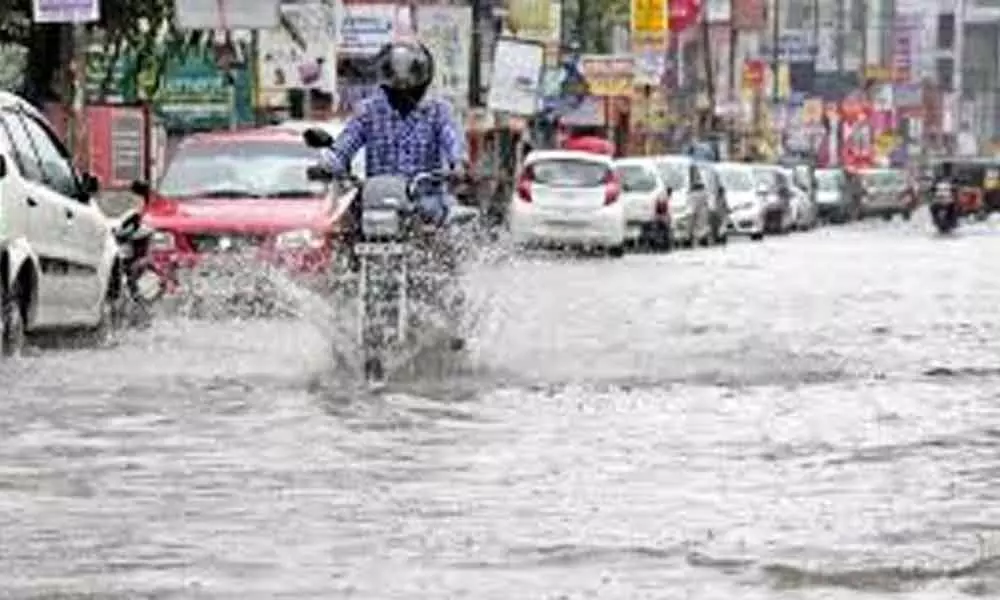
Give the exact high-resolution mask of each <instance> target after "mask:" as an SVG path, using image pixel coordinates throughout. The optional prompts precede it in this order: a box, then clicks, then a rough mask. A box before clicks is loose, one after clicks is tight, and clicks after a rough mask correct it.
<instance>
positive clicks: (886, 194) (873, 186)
mask: <svg viewBox="0 0 1000 600" xmlns="http://www.w3.org/2000/svg"><path fill="white" fill-rule="evenodd" d="M857 178H858V183H859V184H860V192H861V216H862V217H872V216H875V217H882V218H883V219H885V220H887V221H888V220H889V219H892V217H893V215H901V216H902V217H903V219H905V220H909V218H910V214H911V213H912V212H913V209H914V208H915V206H916V200H917V199H916V192H915V191H914V190H913V189H912V188H911V186H910V185H909V183H908V182H907V179H906V173H905V172H903V171H900V170H898V169H864V170H861V171H858V173H857Z"/></svg>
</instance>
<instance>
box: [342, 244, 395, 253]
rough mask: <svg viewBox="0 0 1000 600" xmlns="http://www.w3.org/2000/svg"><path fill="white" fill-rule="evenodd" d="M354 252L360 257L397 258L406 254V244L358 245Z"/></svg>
mask: <svg viewBox="0 0 1000 600" xmlns="http://www.w3.org/2000/svg"><path fill="white" fill-rule="evenodd" d="M354 251H355V252H356V253H357V254H358V255H360V256H395V255H399V254H406V246H405V245H404V244H358V245H357V246H355V247H354Z"/></svg>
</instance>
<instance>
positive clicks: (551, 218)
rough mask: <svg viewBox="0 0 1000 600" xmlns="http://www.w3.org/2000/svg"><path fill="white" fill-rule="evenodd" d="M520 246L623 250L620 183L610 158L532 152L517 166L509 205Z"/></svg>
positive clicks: (513, 232) (624, 229)
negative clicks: (517, 171) (515, 179)
mask: <svg viewBox="0 0 1000 600" xmlns="http://www.w3.org/2000/svg"><path fill="white" fill-rule="evenodd" d="M509 223H510V231H511V236H512V238H513V241H514V243H515V244H516V245H518V246H537V245H541V246H564V247H565V246H572V247H583V248H601V249H606V250H608V252H609V253H610V254H612V255H613V256H621V255H622V254H623V253H624V251H625V243H626V241H627V233H626V232H627V227H626V225H625V205H624V202H622V189H621V181H620V179H619V177H618V174H617V173H616V172H615V170H614V161H613V159H612V158H611V157H608V156H604V155H600V154H592V153H589V152H577V151H573V150H536V151H533V152H531V153H529V154H528V156H527V157H525V159H524V165H523V166H522V167H521V173H520V175H519V176H518V179H517V186H516V189H515V191H514V195H513V198H512V199H511V204H510V217H509Z"/></svg>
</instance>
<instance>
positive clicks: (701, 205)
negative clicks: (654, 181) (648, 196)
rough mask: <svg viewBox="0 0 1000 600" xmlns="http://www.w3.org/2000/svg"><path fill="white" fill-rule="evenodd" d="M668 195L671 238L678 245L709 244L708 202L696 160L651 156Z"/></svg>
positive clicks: (711, 238)
mask: <svg viewBox="0 0 1000 600" xmlns="http://www.w3.org/2000/svg"><path fill="white" fill-rule="evenodd" d="M652 160H653V161H654V162H655V164H656V170H657V172H658V173H659V174H660V179H662V180H663V184H664V185H665V186H666V188H667V196H668V197H669V198H670V202H669V207H670V224H671V227H672V229H673V234H672V235H673V239H674V241H675V242H676V243H677V244H680V245H681V246H693V245H694V244H696V243H697V244H699V245H702V246H708V245H710V244H711V243H712V241H713V238H714V235H713V231H712V216H711V211H712V209H711V201H710V200H709V192H708V188H707V186H706V185H705V181H704V174H703V172H702V169H701V168H700V166H699V163H698V162H697V161H695V160H694V159H692V158H691V157H689V156H656V157H653V159H652Z"/></svg>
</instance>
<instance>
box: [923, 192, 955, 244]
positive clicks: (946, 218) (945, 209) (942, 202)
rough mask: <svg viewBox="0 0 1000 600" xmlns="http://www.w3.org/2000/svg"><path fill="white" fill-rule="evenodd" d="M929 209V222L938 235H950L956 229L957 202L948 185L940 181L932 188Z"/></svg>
mask: <svg viewBox="0 0 1000 600" xmlns="http://www.w3.org/2000/svg"><path fill="white" fill-rule="evenodd" d="M929 208H930V211H931V221H933V222H934V226H935V227H937V230H938V232H939V233H942V234H945V233H950V232H951V231H953V230H954V229H955V228H956V227H958V202H957V201H956V198H955V190H954V188H953V187H952V185H951V184H950V183H947V182H944V181H942V182H939V183H937V184H936V185H935V186H934V194H933V195H932V196H931V201H930V206H929Z"/></svg>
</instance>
